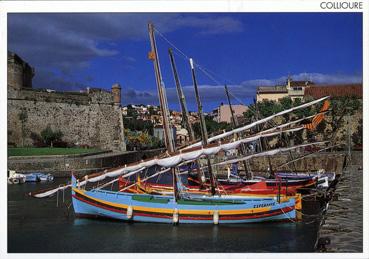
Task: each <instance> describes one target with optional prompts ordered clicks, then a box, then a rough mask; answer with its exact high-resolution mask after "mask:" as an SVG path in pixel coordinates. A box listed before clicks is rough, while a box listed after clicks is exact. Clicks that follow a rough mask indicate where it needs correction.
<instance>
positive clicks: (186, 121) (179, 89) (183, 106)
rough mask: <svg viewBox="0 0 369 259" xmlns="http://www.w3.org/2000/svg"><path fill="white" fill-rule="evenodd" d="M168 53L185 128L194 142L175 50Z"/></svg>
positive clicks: (169, 50)
mask: <svg viewBox="0 0 369 259" xmlns="http://www.w3.org/2000/svg"><path fill="white" fill-rule="evenodd" d="M168 52H169V58H170V64H171V65H172V71H173V77H174V81H175V83H176V88H177V94H178V99H179V103H180V105H181V112H182V118H183V122H184V124H185V128H186V129H187V131H188V136H189V139H190V142H192V141H194V140H195V134H194V132H193V129H192V126H191V123H190V121H189V113H188V110H187V105H186V98H185V96H184V94H183V89H182V86H181V82H180V81H179V77H178V73H177V67H176V63H175V60H174V56H173V50H172V49H171V48H170V49H168Z"/></svg>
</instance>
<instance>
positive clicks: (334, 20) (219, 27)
mask: <svg viewBox="0 0 369 259" xmlns="http://www.w3.org/2000/svg"><path fill="white" fill-rule="evenodd" d="M148 21H153V22H154V24H155V26H156V28H157V30H158V31H160V32H161V33H163V35H164V36H165V37H166V39H168V40H169V41H170V42H172V43H173V44H175V46H176V47H178V48H179V49H180V50H181V51H183V52H184V53H185V54H186V55H187V56H189V57H193V58H194V60H195V62H196V63H198V64H199V65H201V66H202V67H203V68H205V69H207V70H209V71H211V72H212V73H214V78H215V79H216V80H212V79H210V78H209V77H207V76H206V75H205V74H204V73H203V72H202V71H199V70H197V75H198V83H199V85H200V95H201V98H202V102H203V105H204V108H205V110H207V111H209V110H212V109H213V108H215V107H216V106H218V105H219V104H220V103H221V102H225V101H226V99H225V94H224V89H223V85H222V84H223V83H227V84H228V85H229V88H230V91H231V92H232V93H233V94H234V95H236V96H237V97H238V99H239V100H240V101H242V102H243V103H246V104H248V103H250V102H251V101H252V99H253V97H255V89H256V87H257V86H261V85H274V84H276V83H281V82H283V81H284V80H285V79H286V77H287V75H291V76H292V78H293V79H295V80H303V79H310V80H312V81H314V82H315V83H319V84H330V83H355V82H361V81H362V47H363V46H362V15H361V14H360V13H236V14H232V13H216V14H215V13H207V14H201V13H196V14H195V13H188V14H181V13H172V14H141V13H136V14H133V13H132V14H119V13H118V14H117V13H115V14H88V13H85V14H60V13H59V14H9V15H8V50H10V51H14V52H16V53H17V54H19V55H20V56H21V57H22V58H23V59H24V60H26V61H27V62H28V63H30V64H31V65H32V66H34V67H35V69H36V76H35V78H34V87H40V88H53V89H57V90H80V89H84V88H85V87H87V86H89V87H100V88H105V89H110V88H111V85H112V84H114V83H115V82H119V83H120V84H121V85H122V88H123V89H122V91H123V93H122V103H123V104H128V103H137V104H138V103H144V104H157V103H158V101H157V96H156V85H155V77H154V71H153V65H152V62H151V61H150V60H148V59H147V53H148V51H149V50H150V44H149V39H148V33H147V22H148ZM157 44H158V48H159V56H160V62H161V68H162V73H163V79H164V83H165V85H166V87H167V95H168V100H169V106H170V108H173V109H179V105H178V99H177V96H176V92H175V89H174V88H173V87H174V81H173V77H172V72H171V68H170V63H169V58H168V47H170V46H169V44H168V43H167V42H166V41H165V40H164V39H163V38H162V37H161V36H160V35H157ZM176 54H177V55H175V58H176V61H177V66H178V70H179V75H180V79H181V83H182V85H183V87H184V89H185V94H186V97H187V102H188V106H189V108H190V110H196V105H195V100H194V94H193V87H192V80H191V74H190V70H189V64H188V61H187V60H186V59H185V58H183V57H182V56H181V55H180V54H178V53H176ZM219 83H220V84H219ZM233 102H234V103H238V102H237V101H236V100H233Z"/></svg>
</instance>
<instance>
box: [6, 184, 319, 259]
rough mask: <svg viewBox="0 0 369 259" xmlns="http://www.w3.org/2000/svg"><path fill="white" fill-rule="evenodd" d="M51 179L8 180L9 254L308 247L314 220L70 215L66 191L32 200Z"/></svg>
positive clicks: (314, 237) (315, 229)
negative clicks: (223, 221) (219, 221)
mask: <svg viewBox="0 0 369 259" xmlns="http://www.w3.org/2000/svg"><path fill="white" fill-rule="evenodd" d="M67 180H68V179H65V178H58V179H56V180H55V181H54V183H34V184H30V183H26V184H21V185H8V252H9V253H43V252H46V253H60V252H62V253H69V252H73V253H99V252H101V253H115V252H118V253H125V252H130V253H135V252H140V253H142V252H149V253H165V252H199V253H203V252H238V253H247V252H314V244H315V242H316V240H317V232H318V228H319V220H311V218H309V219H307V220H303V221H302V222H289V221H288V222H280V223H278V222H270V223H256V224H236V225H218V226H217V225H201V224H189V225H186V224H179V225H177V226H173V225H170V224H153V223H127V222H120V221H111V220H101V219H100V220H97V219H79V218H75V217H74V213H73V206H72V205H71V195H70V190H67V191H66V192H65V197H64V200H65V201H64V202H63V201H62V200H63V197H62V196H63V194H62V193H61V192H60V193H59V199H58V201H59V202H58V207H57V199H56V196H54V197H51V198H47V199H36V198H32V197H29V196H28V195H27V194H28V193H29V192H31V191H36V190H40V189H44V188H48V187H51V186H55V185H57V184H61V183H66V181H67Z"/></svg>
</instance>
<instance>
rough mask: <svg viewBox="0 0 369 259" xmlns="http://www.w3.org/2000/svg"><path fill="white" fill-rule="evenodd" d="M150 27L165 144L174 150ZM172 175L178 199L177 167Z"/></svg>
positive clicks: (150, 25)
mask: <svg viewBox="0 0 369 259" xmlns="http://www.w3.org/2000/svg"><path fill="white" fill-rule="evenodd" d="M148 29H149V36H150V44H151V51H150V52H149V59H151V60H152V61H153V63H154V70H155V78H156V86H157V89H158V96H159V102H160V110H161V114H162V117H163V130H164V138H165V146H166V148H167V150H168V151H169V152H174V142H173V135H172V132H171V129H170V127H169V114H168V103H167V98H166V94H165V87H164V82H163V79H162V76H161V71H160V64H159V56H158V52H157V48H156V42H155V35H154V25H153V24H152V23H149V25H148ZM172 177H173V190H174V199H175V200H177V198H178V189H177V177H176V169H175V168H172Z"/></svg>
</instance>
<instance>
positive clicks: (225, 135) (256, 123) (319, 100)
mask: <svg viewBox="0 0 369 259" xmlns="http://www.w3.org/2000/svg"><path fill="white" fill-rule="evenodd" d="M328 98H329V96H326V97H323V98H320V99H317V100H314V101H311V102H308V103H304V104H301V105H299V106H296V107H292V108H290V109H287V110H284V111H281V112H278V113H276V114H273V115H270V116H269V117H266V118H263V119H261V120H258V121H255V122H253V123H251V124H248V125H245V126H243V127H240V128H236V129H234V130H231V131H227V132H224V133H222V134H219V135H216V136H214V137H210V138H209V139H208V143H211V142H213V141H215V140H218V139H222V138H225V137H228V136H231V135H233V134H235V133H240V132H242V131H245V130H248V129H250V128H252V127H255V126H256V125H259V124H261V123H264V122H267V121H269V120H271V119H273V118H275V117H277V116H281V115H283V114H286V113H290V112H293V111H295V110H299V109H302V108H306V107H309V106H311V105H314V104H317V103H319V102H322V101H324V100H326V99H328ZM201 145H202V143H201V142H197V143H195V144H192V145H189V146H188V147H185V148H184V149H183V150H186V149H189V148H194V147H199V146H201Z"/></svg>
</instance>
